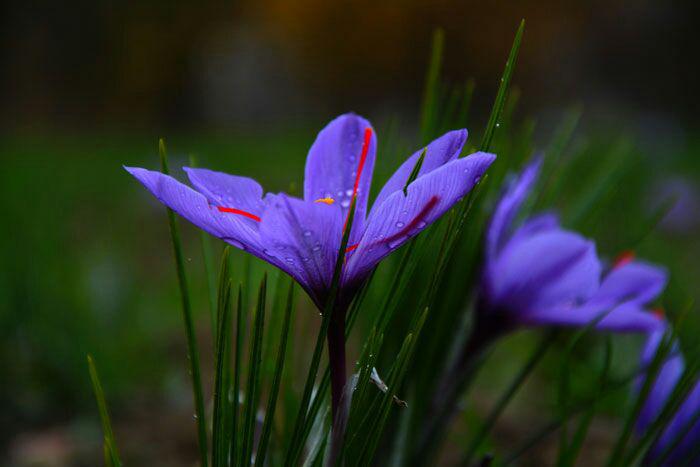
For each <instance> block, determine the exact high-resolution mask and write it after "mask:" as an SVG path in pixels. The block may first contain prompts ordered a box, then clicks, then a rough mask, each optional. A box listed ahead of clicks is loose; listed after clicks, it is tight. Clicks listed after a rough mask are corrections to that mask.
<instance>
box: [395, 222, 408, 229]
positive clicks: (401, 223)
mask: <svg viewBox="0 0 700 467" xmlns="http://www.w3.org/2000/svg"><path fill="white" fill-rule="evenodd" d="M404 225H406V224H404V223H403V222H397V223H396V227H398V228H399V229H400V228H401V227H403V226H404Z"/></svg>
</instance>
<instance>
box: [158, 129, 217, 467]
mask: <svg viewBox="0 0 700 467" xmlns="http://www.w3.org/2000/svg"><path fill="white" fill-rule="evenodd" d="M158 150H159V153H160V164H161V170H162V172H163V173H164V174H169V173H170V170H169V169H168V157H167V154H166V151H165V141H163V139H161V140H160V141H159V144H158ZM166 209H167V213H168V224H169V225H170V236H171V240H172V244H173V255H174V257H175V267H176V269H177V278H178V283H179V285H180V296H181V298H182V316H183V320H184V323H185V335H186V337H187V358H188V360H189V362H190V374H191V375H192V392H193V397H194V411H195V412H194V413H195V415H194V417H195V420H196V421H197V435H198V436H197V438H198V442H199V460H200V463H201V464H202V467H207V465H209V463H208V460H207V458H208V454H207V452H208V447H207V421H206V418H205V417H206V415H205V411H204V394H203V391H202V376H201V371H200V368H199V347H198V345H197V336H196V333H195V329H194V321H193V320H192V306H191V305H190V294H189V289H188V287H187V276H186V274H185V260H184V257H183V255H182V242H181V241H180V231H179V229H178V225H177V218H176V217H175V213H174V212H173V210H172V209H170V208H166Z"/></svg>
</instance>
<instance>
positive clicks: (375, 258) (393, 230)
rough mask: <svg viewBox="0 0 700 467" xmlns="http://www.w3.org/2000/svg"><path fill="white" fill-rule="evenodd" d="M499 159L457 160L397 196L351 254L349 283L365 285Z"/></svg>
mask: <svg viewBox="0 0 700 467" xmlns="http://www.w3.org/2000/svg"><path fill="white" fill-rule="evenodd" d="M495 158H496V156H494V155H493V154H488V153H476V154H472V155H470V156H468V157H465V158H462V159H457V160H454V161H451V162H448V163H447V164H445V165H443V166H442V167H440V168H438V169H436V170H434V171H432V172H430V173H429V174H427V175H424V176H423V177H420V178H419V179H417V180H415V181H414V182H413V183H412V184H411V185H410V186H409V189H408V196H404V194H403V192H402V191H397V192H394V194H392V195H391V196H389V197H388V198H386V200H385V201H384V202H383V203H382V205H381V206H379V207H378V208H376V209H373V210H372V214H371V216H370V217H369V218H368V219H367V228H366V230H365V232H364V234H363V235H362V239H361V240H360V242H359V244H358V245H357V247H356V249H355V250H354V251H352V252H351V253H349V254H348V255H349V259H348V265H347V268H346V273H345V277H346V281H348V282H353V283H354V282H357V281H361V280H362V279H363V278H364V277H365V276H366V274H368V273H369V272H370V271H371V270H372V269H373V268H374V266H375V265H376V264H377V263H378V262H379V261H380V260H381V259H382V258H384V257H385V256H387V255H388V254H389V253H391V252H392V251H393V250H395V249H396V248H398V247H399V246H401V245H402V244H404V243H405V242H406V241H407V240H408V239H410V238H411V237H414V236H415V235H417V234H418V233H420V232H421V231H423V230H424V229H425V228H426V227H427V226H429V225H430V224H431V223H433V222H434V221H435V220H437V219H438V218H439V217H440V216H442V215H443V214H444V213H445V212H446V211H447V210H448V209H450V208H451V207H452V206H453V205H454V204H455V203H456V202H457V201H459V200H460V199H461V198H462V197H463V196H464V195H466V194H467V193H468V192H469V191H470V190H471V189H472V188H473V187H474V185H475V184H476V183H477V182H478V181H479V179H480V178H481V177H482V176H483V174H484V172H485V171H486V169H488V167H489V166H490V165H491V163H492V162H493V161H494V159H495Z"/></svg>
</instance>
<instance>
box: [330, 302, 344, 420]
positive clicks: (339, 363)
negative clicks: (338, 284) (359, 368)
mask: <svg viewBox="0 0 700 467" xmlns="http://www.w3.org/2000/svg"><path fill="white" fill-rule="evenodd" d="M344 315H345V313H343V312H342V310H339V309H336V310H335V312H334V313H333V316H331V322H330V324H329V326H328V335H327V339H328V360H329V367H330V374H331V411H332V414H333V420H335V417H336V415H337V414H338V411H339V410H340V399H341V398H342V396H343V390H344V388H345V381H346V364H345V316H344Z"/></svg>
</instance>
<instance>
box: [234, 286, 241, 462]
mask: <svg viewBox="0 0 700 467" xmlns="http://www.w3.org/2000/svg"><path fill="white" fill-rule="evenodd" d="M242 351H243V286H242V285H240V284H239V285H238V300H237V302H236V343H235V349H234V352H235V353H234V360H233V391H232V393H233V407H232V414H231V427H232V432H231V451H232V454H231V458H232V459H234V461H237V460H238V459H239V456H238V454H240V452H241V445H242V440H241V439H240V437H239V436H238V435H239V433H240V432H241V430H239V428H240V427H239V423H238V413H239V409H240V392H241V372H242V370H241V352H242Z"/></svg>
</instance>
